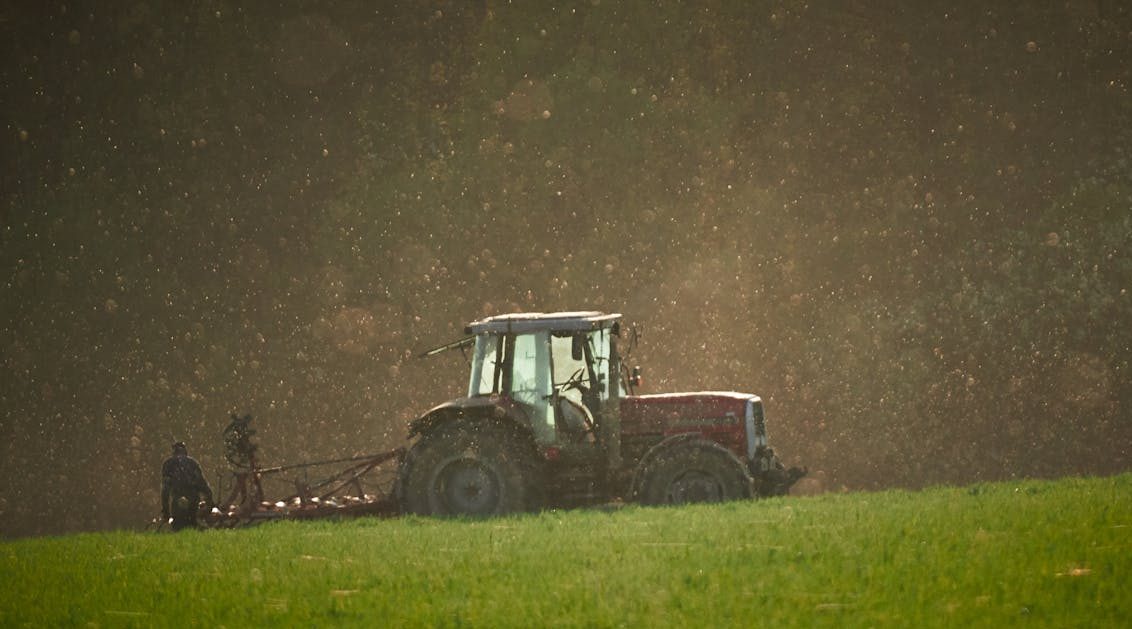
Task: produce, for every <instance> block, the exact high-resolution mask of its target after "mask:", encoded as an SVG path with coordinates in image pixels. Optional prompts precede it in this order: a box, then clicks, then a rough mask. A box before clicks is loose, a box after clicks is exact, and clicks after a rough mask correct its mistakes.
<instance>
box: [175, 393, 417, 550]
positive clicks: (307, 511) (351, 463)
mask: <svg viewBox="0 0 1132 629" xmlns="http://www.w3.org/2000/svg"><path fill="white" fill-rule="evenodd" d="M250 422H251V416H250V415H245V416H244V417H242V418H241V417H237V416H235V415H233V416H232V422H231V423H230V424H229V425H228V427H227V428H226V429H225V430H224V450H225V458H226V459H227V460H228V463H229V464H231V466H232V472H231V473H230V476H228V479H230V483H231V484H230V485H229V482H223V481H222V483H221V485H222V486H221V487H219V488H218V492H217V495H218V496H220V495H224V491H227V492H228V493H227V497H226V498H224V499H223V500H222V501H220V502H218V503H217V504H216V505H215V506H211V505H203V504H202V505H201V507H200V512H199V513H198V516H197V522H198V524H199V525H201V526H203V527H205V528H235V527H239V526H246V525H250V524H256V523H259V522H265V521H269V520H306V519H316V518H342V517H354V516H361V515H368V516H387V517H388V516H394V515H398V514H399V513H400V508H399V505H398V504H397V500H396V498H395V497H394V496H393V486H394V484H395V482H396V477H397V468H398V467H399V466H400V464H401V460H402V459H403V458H404V456H405V449H404V448H397V449H395V450H389V451H386V452H380V453H376V454H363V455H358V456H352V457H346V458H337V459H327V460H322V461H309V462H303V463H294V464H289V465H278V466H274V467H263V466H261V465H260V464H259V461H258V458H257V456H256V451H257V449H258V447H257V445H256V444H254V443H253V442H252V439H251V437H252V435H254V434H255V430H254V429H252V428H251V427H250V426H249V425H248V424H249V423H250ZM265 486H267V487H269V488H270V489H273V490H275V491H271V492H267V491H265V490H264V487H265ZM277 488H278V489H277Z"/></svg>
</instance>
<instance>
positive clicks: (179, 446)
mask: <svg viewBox="0 0 1132 629" xmlns="http://www.w3.org/2000/svg"><path fill="white" fill-rule="evenodd" d="M188 452H189V448H188V446H186V445H185V442H184V441H178V442H176V443H174V444H173V453H174V454H178V453H185V454H188Z"/></svg>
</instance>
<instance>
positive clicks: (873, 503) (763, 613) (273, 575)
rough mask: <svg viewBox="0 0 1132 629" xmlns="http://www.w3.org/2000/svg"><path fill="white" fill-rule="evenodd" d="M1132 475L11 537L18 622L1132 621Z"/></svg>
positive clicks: (5, 572)
mask: <svg viewBox="0 0 1132 629" xmlns="http://www.w3.org/2000/svg"><path fill="white" fill-rule="evenodd" d="M1130 578H1132V475H1129V474H1126V475H1123V476H1118V477H1113V478H1101V479H1065V480H1060V481H1052V482H1041V481H1025V482H1011V483H998V484H987V485H979V486H974V487H965V488H936V489H930V490H926V491H923V492H902V491H889V492H883V493H872V494H868V493H861V494H841V495H826V496H819V497H814V498H785V499H774V500H765V501H759V502H747V503H733V504H726V505H720V506H700V507H690V508H669V509H641V508H627V509H622V510H618V511H573V512H548V513H543V514H539V515H531V516H523V517H514V518H505V519H496V520H482V521H436V520H427V519H419V518H405V519H397V520H376V519H359V520H350V521H344V522H307V523H300V522H285V523H275V524H270V525H264V526H260V527H257V528H249V529H243V530H229V531H206V532H196V531H190V532H185V533H180V534H155V533H131V532H115V533H100V534H83V535H75V536H69V537H60V538H40V539H24V540H15V541H10V542H6V543H3V544H2V545H0V586H2V587H0V626H3V627H21V626H92V627H94V626H100V627H128V626H138V627H160V626H182V625H197V626H227V627H250V626H286V625H300V626H343V625H345V626H351V625H358V626H363V625H364V626H452V627H458V626H475V627H500V626H516V627H539V626H599V627H605V626H628V627H652V626H704V627H708V626H744V627H750V626H768V627H771V626H773V627H788V626H815V625H818V626H894V627H930V626H942V627H965V626H986V627H1000V626H1013V625H1025V626H1041V627H1128V626H1132V594H1130V593H1129V592H1130V591H1132V590H1129V586H1128V583H1129V582H1130Z"/></svg>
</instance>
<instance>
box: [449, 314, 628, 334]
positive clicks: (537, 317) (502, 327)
mask: <svg viewBox="0 0 1132 629" xmlns="http://www.w3.org/2000/svg"><path fill="white" fill-rule="evenodd" d="M620 318H621V315H620V314H606V313H604V312H596V311H592V310H591V311H584V312H516V313H512V314H505V315H496V316H494V317H486V318H484V319H480V320H478V321H472V322H471V323H469V324H468V325H467V326H466V327H465V328H464V332H465V333H467V334H483V333H485V332H486V333H493V334H500V333H513V334H517V333H523V332H538V331H541V330H552V331H555V332H586V331H589V330H600V329H602V328H611V327H613V326H614V325H616V324H617V321H618V320H619V319H620Z"/></svg>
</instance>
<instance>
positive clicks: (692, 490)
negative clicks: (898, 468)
mask: <svg viewBox="0 0 1132 629" xmlns="http://www.w3.org/2000/svg"><path fill="white" fill-rule="evenodd" d="M620 319H621V315H619V314H603V313H600V312H559V313H550V314H542V313H518V314H509V315H501V316H495V317H488V318H485V319H481V320H479V321H474V322H472V323H470V324H468V326H467V327H466V329H465V332H466V333H467V334H468V335H470V336H468V337H467V338H465V339H463V340H460V341H457V342H455V343H450V344H448V345H445V346H443V347H439V348H437V349H435V350H432V351H430V352H426V354H425V355H432V354H436V353H439V352H441V351H444V350H448V349H456V348H460V349H463V350H465V351H467V349H468V348H471V354H472V355H471V368H472V369H471V379H470V382H469V384H468V395H467V396H466V397H463V398H460V399H457V400H452V401H450V402H445V403H444V404H441V405H440V406H437V407H435V408H433V409H431V410H429V411H428V412H427V413H425V414H424V415H423V416H421V417H420V418H418V419H416V420H415V421H414V422H413V423H412V424H411V426H410V431H409V437H410V439H414V438H415V442H414V443H413V445H412V446H411V448H410V449H409V450H408V452H407V453H406V454H405V456H404V458H403V460H402V461H401V465H400V468H399V470H398V473H397V480H396V484H395V488H394V495H395V497H396V499H397V501H398V503H399V507H400V511H402V512H404V513H416V514H425V515H473V516H477V515H489V514H499V513H508V512H515V511H529V510H534V509H539V508H543V507H570V506H580V505H587V504H591V505H592V504H603V503H610V502H616V501H623V502H637V503H642V504H650V505H657V504H679V503H691V502H718V501H725V500H737V499H743V498H753V497H756V496H773V495H781V494H784V493H786V491H787V490H788V489H789V488H790V486H791V485H792V484H793V483H794V482H795V481H796V480H798V479H799V478H800V477H802V476H803V475H804V474H805V471H804V470H800V469H798V468H791V469H789V470H787V469H784V467H783V465H782V463H781V462H780V461H779V460H778V457H776V456H775V454H774V451H773V450H772V449H771V448H770V446H769V445H767V434H766V423H765V421H764V418H763V405H762V400H760V399H759V397H758V396H756V395H752V394H749V393H731V392H697V393H669V394H662V395H634V394H633V390H634V387H635V386H636V385H637V384H638V383H639V371H637V370H635V369H634V370H633V371H632V372H630V371H629V370H628V369H626V368H625V367H624V366H623V365H622V362H621V357H620V355H619V354H618V350H617V341H618V339H619V337H620Z"/></svg>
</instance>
